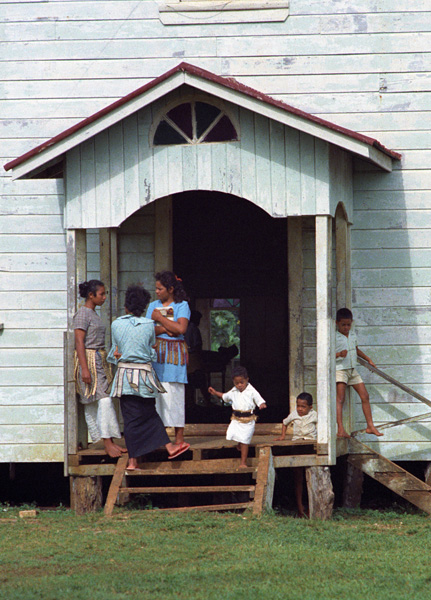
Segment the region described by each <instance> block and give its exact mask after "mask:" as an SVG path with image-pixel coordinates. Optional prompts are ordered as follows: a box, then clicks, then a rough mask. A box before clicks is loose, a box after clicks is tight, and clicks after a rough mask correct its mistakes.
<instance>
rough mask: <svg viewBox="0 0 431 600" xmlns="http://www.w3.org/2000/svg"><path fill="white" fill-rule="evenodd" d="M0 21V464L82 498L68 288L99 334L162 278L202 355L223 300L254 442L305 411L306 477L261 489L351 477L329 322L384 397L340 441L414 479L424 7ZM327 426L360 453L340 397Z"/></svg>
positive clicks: (328, 2) (425, 335) (295, 3)
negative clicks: (231, 310) (47, 469)
mask: <svg viewBox="0 0 431 600" xmlns="http://www.w3.org/2000/svg"><path fill="white" fill-rule="evenodd" d="M102 5H103V6H102ZM0 19H1V20H2V39H1V41H0V52H1V58H0V60H1V61H2V65H3V67H2V69H1V71H0V73H1V78H2V82H1V90H2V93H1V96H2V99H1V106H0V111H1V113H0V138H1V145H0V147H1V159H2V164H3V165H4V169H2V173H1V183H0V185H1V199H0V462H4V463H22V462H42V463H43V462H64V463H65V474H68V473H69V474H75V475H78V474H82V475H84V474H85V473H84V471H82V473H80V472H79V471H78V470H75V471H73V468H75V469H79V468H80V467H79V464H80V461H79V460H77V459H76V456H77V453H78V449H79V448H82V447H84V448H85V446H86V432H85V429H83V426H82V419H81V418H80V410H79V406H78V404H77V402H76V398H75V395H74V387H73V382H72V377H71V371H72V366H71V354H72V352H73V335H72V334H73V331H72V329H71V317H72V316H73V314H74V312H75V310H76V307H77V302H78V298H77V284H78V283H79V282H80V281H83V280H85V279H89V278H100V279H102V280H103V281H104V282H105V283H106V285H107V288H108V290H109V301H107V303H106V304H105V305H104V307H103V312H102V316H103V318H104V319H105V322H106V324H107V326H108V333H109V324H110V322H111V321H112V320H113V319H114V318H116V316H119V315H120V314H122V299H123V294H124V291H125V289H126V287H127V286H128V285H129V284H130V283H136V282H138V281H140V282H142V283H143V284H144V285H145V286H146V287H147V288H148V289H150V290H152V289H153V286H154V273H155V272H156V271H157V270H160V269H164V268H169V269H174V271H175V272H176V273H178V274H179V275H180V276H181V277H182V279H183V282H184V285H185V287H186V288H187V290H188V292H189V295H190V297H191V301H192V305H193V306H194V307H195V308H197V309H199V310H200V311H201V313H202V314H203V319H202V323H201V329H202V334H203V338H204V344H205V345H206V348H207V349H209V347H210V342H211V331H210V327H209V323H210V314H211V310H212V309H213V307H214V306H216V305H217V303H216V302H215V301H216V300H217V299H232V298H234V299H237V305H238V307H239V308H238V307H237V310H238V317H239V320H240V329H241V334H240V337H241V344H240V345H241V348H240V357H241V362H242V363H244V364H246V365H247V367H248V368H249V372H250V374H251V376H252V379H253V383H254V384H255V385H256V387H257V388H258V389H259V390H260V391H261V393H262V395H264V397H265V399H266V400H267V402H268V405H269V407H272V409H271V411H270V412H269V415H270V417H272V418H271V419H270V422H274V423H275V422H279V421H280V419H281V418H282V417H283V416H286V414H287V413H288V412H289V405H290V406H292V405H293V400H294V398H295V397H296V395H297V394H298V393H299V392H301V391H303V390H305V391H309V392H311V393H312V394H313V396H314V398H315V408H316V409H317V412H318V418H319V422H318V440H317V444H316V445H315V448H314V450H313V452H312V453H311V454H310V455H309V458H308V459H307V461H308V462H307V461H306V460H305V459H300V460H299V462H297V463H295V462H294V459H290V458H289V460H287V459H286V457H276V456H274V461H273V463H274V466H275V468H277V467H286V466H293V465H294V464H301V465H308V466H313V465H320V466H322V465H333V464H335V462H336V460H337V456H339V455H341V454H346V453H349V452H350V453H352V454H354V453H355V449H354V448H353V446H352V447H351V448H350V449H349V448H348V443H346V444H344V446H343V445H342V444H341V443H339V444H337V439H336V428H335V350H334V334H335V321H334V319H335V311H336V308H339V307H342V306H350V307H351V308H352V310H353V314H354V319H355V328H356V333H357V335H358V338H359V343H360V347H361V348H362V349H363V350H364V352H366V354H368V355H369V356H371V357H372V358H373V360H374V362H375V363H376V364H377V367H378V369H379V370H381V371H383V372H384V373H385V374H387V375H388V376H389V377H387V378H386V379H384V378H382V377H381V376H379V375H378V373H376V372H370V371H368V370H366V369H365V368H362V367H360V369H361V375H362V377H363V379H364V381H365V382H366V385H367V388H368V390H369V393H370V399H371V405H372V411H373V417H374V422H375V423H376V425H377V426H378V427H381V426H384V425H385V424H388V423H392V422H395V421H403V422H402V423H401V424H399V425H398V426H396V427H387V428H386V429H384V436H383V437H381V438H378V439H377V438H376V437H374V436H368V435H367V434H358V437H357V439H358V440H361V442H363V443H364V444H366V445H367V448H368V451H373V452H376V453H378V454H379V455H382V456H383V457H386V458H387V459H390V460H392V461H418V460H419V461H429V460H430V459H431V418H430V417H423V418H420V419H419V420H415V418H416V417H420V416H421V415H423V414H424V413H426V412H427V410H428V411H429V408H427V407H426V406H424V403H425V404H428V405H431V402H430V400H429V399H430V398H431V310H430V308H431V292H430V289H431V287H430V286H431V234H430V229H431V191H430V189H431V146H430V140H431V136H430V134H429V131H430V128H431V68H430V67H431V6H430V5H429V2H426V1H425V0H400V1H399V2H398V3H396V4H394V3H393V2H390V1H389V0H379V1H378V2H376V1H375V0H341V1H338V2H333V0H227V1H217V0H187V1H183V0H172V1H171V2H167V1H166V0H165V1H157V0H141V1H133V0H107V1H106V2H100V0H80V1H78V0H76V1H75V0H68V1H64V0H63V1H61V0H50V1H43V2H41V1H38V0H27V1H21V0H17V1H14V0H10V1H7V0H4V1H0ZM107 343H109V339H107ZM392 379H395V380H397V381H398V382H401V384H402V386H403V387H401V388H400V387H399V386H397V385H394V384H393V383H392V382H391V380H392ZM430 415H431V413H430ZM345 416H346V427H347V428H348V429H349V431H357V430H361V429H364V427H365V424H364V419H363V414H362V410H361V404H360V401H359V398H358V397H354V395H353V394H352V395H351V397H350V401H349V404H348V406H346V407H345ZM382 431H383V430H382ZM353 445H354V444H353ZM356 450H357V449H356ZM307 456H308V455H307ZM357 466H358V465H357ZM359 466H360V465H359ZM406 468H408V465H407V466H406ZM70 469H72V470H70ZM364 470H365V471H366V468H364ZM366 472H367V471H366ZM370 474H372V473H370ZM372 475H373V474H372ZM427 493H428V492H427ZM430 506H431V505H430Z"/></svg>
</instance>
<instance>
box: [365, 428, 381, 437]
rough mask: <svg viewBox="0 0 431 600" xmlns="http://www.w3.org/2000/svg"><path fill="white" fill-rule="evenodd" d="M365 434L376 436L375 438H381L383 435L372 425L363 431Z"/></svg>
mask: <svg viewBox="0 0 431 600" xmlns="http://www.w3.org/2000/svg"><path fill="white" fill-rule="evenodd" d="M365 432H366V433H372V434H373V435H377V436H379V437H380V436H381V435H383V433H382V432H381V431H379V430H378V429H377V427H375V426H374V425H370V427H367V428H366V430H365Z"/></svg>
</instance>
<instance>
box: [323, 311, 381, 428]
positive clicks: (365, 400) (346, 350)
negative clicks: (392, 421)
mask: <svg viewBox="0 0 431 600" xmlns="http://www.w3.org/2000/svg"><path fill="white" fill-rule="evenodd" d="M352 323H353V314H352V312H351V311H350V310H349V309H348V308H340V309H339V310H337V317H336V325H337V333H336V334H335V351H336V354H335V359H336V382H337V427H338V432H337V436H338V437H344V438H349V437H350V435H349V434H348V433H347V431H346V430H345V429H344V425H343V405H344V400H345V398H346V388H347V386H348V385H351V386H352V387H353V389H354V390H355V391H356V392H357V393H358V394H359V397H360V399H361V402H362V411H363V413H364V416H365V420H366V422H367V429H366V432H367V433H372V434H374V435H377V436H381V435H383V433H381V432H380V431H379V430H378V429H377V428H376V426H375V425H374V423H373V417H372V415H371V406H370V397H369V395H368V392H367V388H366V387H365V384H364V382H363V381H362V378H361V376H360V375H359V373H358V372H357V370H356V369H355V367H356V365H357V364H358V361H357V356H360V357H361V358H363V359H364V360H366V361H367V362H368V363H369V364H370V365H371V366H373V367H375V366H376V365H375V364H374V363H373V361H372V360H371V358H369V357H368V356H367V355H366V354H364V353H363V352H362V350H359V348H358V345H357V339H356V335H355V332H354V331H350V329H351V327H352Z"/></svg>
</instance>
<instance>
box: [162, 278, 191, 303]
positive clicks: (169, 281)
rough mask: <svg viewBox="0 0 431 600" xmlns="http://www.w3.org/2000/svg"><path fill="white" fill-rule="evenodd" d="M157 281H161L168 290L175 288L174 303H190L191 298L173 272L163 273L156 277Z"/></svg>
mask: <svg viewBox="0 0 431 600" xmlns="http://www.w3.org/2000/svg"><path fill="white" fill-rule="evenodd" d="M155 277H156V281H159V282H160V283H161V284H162V285H163V286H164V287H165V288H166V289H167V290H170V289H171V288H173V294H174V302H182V301H183V300H185V301H186V302H188V300H189V297H188V296H187V294H186V290H185V289H184V287H183V284H182V282H181V280H180V279H178V278H177V276H176V275H175V273H172V271H161V272H160V273H156V275H155Z"/></svg>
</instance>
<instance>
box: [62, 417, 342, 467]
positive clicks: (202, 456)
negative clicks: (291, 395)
mask: <svg viewBox="0 0 431 600" xmlns="http://www.w3.org/2000/svg"><path fill="white" fill-rule="evenodd" d="M227 427H228V426H227V425H225V424H190V425H186V429H185V440H186V442H188V443H189V444H190V450H189V451H188V452H186V453H184V454H183V455H182V461H190V460H192V461H196V460H217V459H219V460H221V459H228V458H229V459H231V460H232V461H235V460H237V461H238V464H239V453H238V452H237V450H236V445H237V444H236V442H232V441H228V440H226V437H225V436H226V430H227ZM167 431H168V435H169V436H170V437H171V439H173V434H174V431H173V430H171V429H169V428H168V430H167ZM280 433H281V424H279V423H262V424H260V423H259V424H257V426H256V432H255V435H254V436H253V439H252V441H251V443H250V451H249V459H248V460H249V462H250V465H252V464H253V460H254V458H255V456H256V455H257V454H258V451H259V448H261V447H270V448H271V451H272V455H273V460H274V468H284V467H296V466H323V465H326V464H328V459H327V456H326V455H324V454H321V455H319V454H318V453H317V443H316V442H314V441H310V440H295V441H293V440H292V434H290V435H289V434H287V435H286V439H285V440H283V441H276V439H275V438H276V437H277V436H278V435H280ZM117 443H119V444H120V445H122V446H124V447H125V442H124V439H123V438H122V439H121V440H117ZM347 453H348V441H347V440H341V439H337V456H341V455H343V454H347ZM69 459H70V460H69V474H70V475H92V476H93V475H112V474H113V472H114V467H115V463H116V459H110V458H109V457H107V456H106V454H105V451H104V449H103V443H102V442H98V443H97V444H90V445H89V447H88V448H87V449H85V450H80V451H78V452H77V454H76V455H73V456H70V457H69ZM101 459H104V460H103V462H100V461H101ZM166 460H167V454H166V451H165V449H164V448H160V449H158V450H156V451H154V452H152V453H150V454H148V455H147V456H146V457H145V460H144V461H143V463H142V464H143V465H144V464H146V463H151V462H164V461H166ZM175 462H176V461H173V462H172V464H174V463H175ZM97 467H100V468H99V469H98V468H97ZM144 468H145V467H144Z"/></svg>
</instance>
